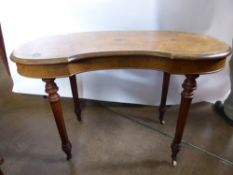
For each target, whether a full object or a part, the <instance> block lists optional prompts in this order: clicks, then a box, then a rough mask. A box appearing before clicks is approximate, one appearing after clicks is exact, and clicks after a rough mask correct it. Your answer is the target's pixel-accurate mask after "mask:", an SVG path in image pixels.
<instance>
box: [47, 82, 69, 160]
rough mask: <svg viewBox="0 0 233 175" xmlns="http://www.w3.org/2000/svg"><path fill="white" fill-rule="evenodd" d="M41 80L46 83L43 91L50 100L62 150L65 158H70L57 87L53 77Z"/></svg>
mask: <svg viewBox="0 0 233 175" xmlns="http://www.w3.org/2000/svg"><path fill="white" fill-rule="evenodd" d="M42 80H43V81H44V82H45V83H46V85H45V91H46V92H47V93H48V100H49V102H50V105H51V108H52V111H53V115H54V118H55V121H56V125H57V129H58V131H59V134H60V138H61V142H62V150H63V151H64V152H65V153H66V155H67V160H70V159H71V157H72V154H71V148H72V145H71V143H70V141H69V138H68V135H67V131H66V127H65V122H64V117H63V112H62V107H61V102H60V96H59V94H58V93H57V91H58V87H57V85H56V83H55V82H54V80H55V78H50V79H42Z"/></svg>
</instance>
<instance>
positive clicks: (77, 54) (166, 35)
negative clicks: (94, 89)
mask: <svg viewBox="0 0 233 175" xmlns="http://www.w3.org/2000/svg"><path fill="white" fill-rule="evenodd" d="M230 53H231V48H230V47H229V46H228V45H227V44H225V43H223V42H221V41H218V40H216V39H213V38H211V37H208V36H205V35H198V34H190V33H179V32H152V31H144V32H142V31H141V32H135V31H134V32H93V33H78V34H69V35H64V36H55V37H48V38H45V39H40V40H36V41H33V42H29V43H27V44H25V45H23V46H22V47H19V48H18V49H16V50H15V51H14V52H13V53H12V55H11V59H12V61H14V62H16V64H17V67H18V72H19V73H20V74H21V75H23V76H28V77H35V78H41V77H43V78H54V77H66V76H72V75H74V74H77V73H82V72H87V71H95V70H104V69H122V68H123V69H130V68H134V69H154V70H162V71H165V72H168V73H173V74H196V73H199V74H204V73H210V72H215V71H218V70H220V69H221V68H222V67H223V66H224V63H225V60H224V59H225V58H226V57H227V56H228V55H229V54H230Z"/></svg>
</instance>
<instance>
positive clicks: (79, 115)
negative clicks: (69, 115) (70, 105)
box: [74, 109, 82, 122]
mask: <svg viewBox="0 0 233 175" xmlns="http://www.w3.org/2000/svg"><path fill="white" fill-rule="evenodd" d="M74 112H75V114H76V117H77V120H78V121H79V122H81V121H82V117H81V112H82V111H81V109H76V110H75V111H74Z"/></svg>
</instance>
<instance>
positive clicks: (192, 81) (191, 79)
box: [171, 75, 199, 166]
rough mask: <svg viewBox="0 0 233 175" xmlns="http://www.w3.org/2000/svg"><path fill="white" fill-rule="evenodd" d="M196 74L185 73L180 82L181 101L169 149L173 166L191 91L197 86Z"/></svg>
mask: <svg viewBox="0 0 233 175" xmlns="http://www.w3.org/2000/svg"><path fill="white" fill-rule="evenodd" d="M198 76H199V75H186V79H185V80H184V83H183V84H182V87H183V91H182V93H181V103H180V110H179V115H178V119H177V123H176V133H175V137H174V140H173V142H172V145H171V150H172V156H171V158H172V163H173V166H176V165H177V154H178V152H179V151H180V148H181V145H180V143H181V140H182V136H183V131H184V127H185V124H186V120H187V116H188V111H189V107H190V104H191V102H192V99H193V91H194V90H195V89H196V87H197V86H196V84H197V83H196V78H198Z"/></svg>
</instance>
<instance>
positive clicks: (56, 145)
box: [0, 64, 233, 175]
mask: <svg viewBox="0 0 233 175" xmlns="http://www.w3.org/2000/svg"><path fill="white" fill-rule="evenodd" d="M0 70H1V72H0V73H1V74H0V75H1V76H0V82H1V83H0V85H1V86H0V93H1V98H0V106H1V107H0V114H1V115H0V154H1V155H2V156H3V157H4V158H5V162H4V164H3V165H2V166H1V168H2V170H3V172H4V173H5V174H6V175H8V174H9V175H11V174H12V175H32V174H33V175H41V174H43V175H51V174H56V175H75V174H76V175H78V174H79V175H93V174H95V175H105V174H106V175H109V174H111V175H119V174H122V175H128V174H134V175H136V174H140V175H152V174H164V175H169V174H173V175H176V174H177V175H178V174H179V175H203V174H204V175H217V174H219V175H220V174H224V175H232V174H233V127H231V126H229V125H228V124H227V123H225V121H224V120H222V119H221V118H220V117H219V116H218V115H217V114H216V113H215V112H214V110H213V108H212V104H210V103H206V102H202V103H198V104H194V105H192V108H191V111H190V115H189V119H188V122H187V126H186V129H185V134H184V143H183V147H182V150H181V152H180V154H179V156H178V166H177V167H175V168H174V167H172V166H171V160H170V153H171V151H170V143H171V141H172V137H173V135H174V130H175V123H176V118H177V113H178V106H173V107H170V108H168V110H167V112H166V115H165V117H166V124H165V125H160V124H159V123H158V120H157V118H158V108H157V107H153V106H139V105H125V104H114V103H103V102H93V101H85V100H82V110H83V111H82V118H83V122H82V123H79V122H78V121H77V120H76V116H75V114H74V113H73V103H72V99H68V98H63V99H62V105H63V110H64V115H65V122H66V126H67V130H68V134H69V137H70V140H71V142H72V144H73V151H72V152H73V158H72V160H71V161H66V159H65V155H64V153H63V152H62V151H61V148H60V147H61V146H60V139H59V136H58V132H57V129H56V126H55V122H54V120H53V115H52V112H51V110H50V107H49V105H48V102H47V99H44V98H42V97H41V96H29V95H20V94H13V93H11V85H10V81H9V80H8V77H7V75H6V74H5V72H3V71H4V70H2V65H1V64H0Z"/></svg>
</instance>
